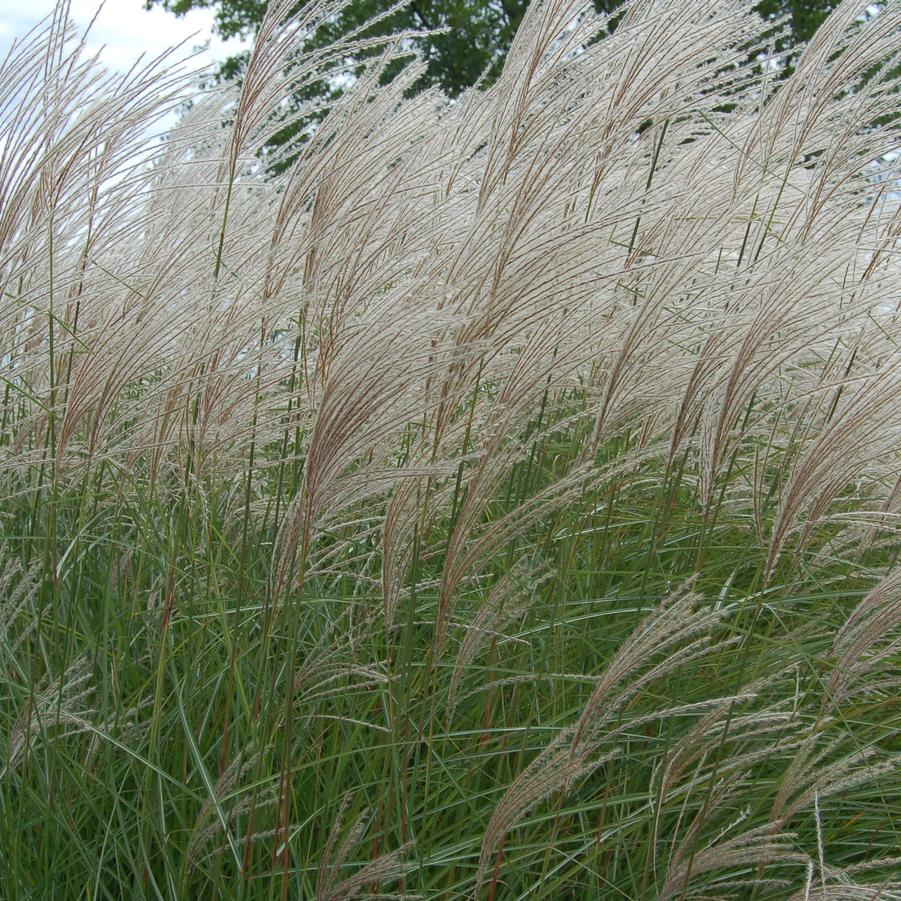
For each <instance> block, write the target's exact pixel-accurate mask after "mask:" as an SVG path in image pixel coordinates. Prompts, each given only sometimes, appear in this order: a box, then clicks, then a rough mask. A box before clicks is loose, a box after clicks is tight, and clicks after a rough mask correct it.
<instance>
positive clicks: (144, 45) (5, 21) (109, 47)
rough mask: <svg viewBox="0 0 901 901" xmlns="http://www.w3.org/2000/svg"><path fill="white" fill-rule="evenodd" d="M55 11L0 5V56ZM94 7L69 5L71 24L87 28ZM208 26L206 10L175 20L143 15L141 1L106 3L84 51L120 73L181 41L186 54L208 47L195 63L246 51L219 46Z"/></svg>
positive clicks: (8, 1)
mask: <svg viewBox="0 0 901 901" xmlns="http://www.w3.org/2000/svg"><path fill="white" fill-rule="evenodd" d="M54 6H55V2H54V0H31V2H29V3H28V4H27V5H25V4H23V3H22V0H0V56H2V55H5V54H6V51H7V50H8V49H9V46H10V44H11V43H12V40H13V39H14V38H15V37H20V36H22V35H24V34H25V33H26V32H27V31H28V30H29V29H30V28H32V27H34V26H35V25H36V24H37V23H38V22H39V21H40V20H41V19H42V18H44V17H45V16H47V15H49V14H50V13H51V12H52V11H53V8H54ZM98 6H99V2H98V0H72V6H71V13H72V19H73V20H74V22H75V24H76V25H77V26H78V27H79V28H80V29H84V28H86V27H87V25H88V23H89V22H90V21H91V19H92V17H93V16H94V14H95V13H96V12H97V9H98ZM212 25H213V14H212V12H211V11H210V10H192V11H191V12H190V13H188V15H187V16H184V17H183V18H180V19H177V18H176V17H175V16H173V15H172V14H171V13H167V12H165V11H164V10H162V9H160V8H159V7H154V8H153V9H150V10H145V9H144V2H143V0H106V3H105V4H104V5H103V7H102V9H101V10H100V13H99V15H97V20H96V22H95V23H94V25H93V27H92V28H91V32H90V36H89V42H88V49H89V50H90V51H91V52H93V51H96V50H98V49H100V48H101V47H102V48H103V50H102V53H101V59H102V60H103V62H104V63H105V64H106V65H107V66H109V67H110V68H112V69H118V70H120V71H125V70H127V69H129V68H130V67H131V66H132V64H133V63H134V62H135V60H137V59H138V58H139V57H140V56H141V55H142V54H144V56H145V58H152V57H154V56H157V55H158V54H160V53H162V52H163V51H165V50H167V49H168V48H169V47H171V46H173V45H174V44H178V43H180V42H181V41H185V40H186V41H187V43H186V44H185V48H184V49H185V50H190V49H192V48H193V47H197V46H200V45H202V44H206V43H207V42H209V47H208V49H206V50H204V51H203V52H202V53H201V54H200V56H199V57H198V64H202V63H211V62H215V61H217V60H222V59H224V58H225V57H227V56H230V55H231V54H233V53H236V52H237V51H239V50H241V49H243V47H244V46H246V45H244V44H243V43H242V42H240V41H234V40H232V41H227V42H223V41H221V40H220V39H219V38H217V37H216V36H215V35H213V34H212Z"/></svg>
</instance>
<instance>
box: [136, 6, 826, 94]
mask: <svg viewBox="0 0 901 901" xmlns="http://www.w3.org/2000/svg"><path fill="white" fill-rule="evenodd" d="M301 2H303V0H301ZM528 3H529V0H411V2H410V3H408V4H407V5H406V6H405V7H404V8H402V9H400V10H397V11H396V12H395V13H394V14H393V15H391V16H388V17H387V18H385V19H383V20H382V21H381V22H380V23H379V26H378V29H379V31H380V32H381V33H391V32H394V31H408V32H411V31H418V32H422V39H421V41H420V42H419V46H420V49H421V52H422V54H423V57H424V58H425V60H426V63H427V66H428V68H427V70H426V73H425V75H424V77H423V82H422V87H426V86H430V85H436V86H438V87H440V88H441V89H442V90H443V91H444V92H445V93H446V94H448V95H449V96H451V97H455V96H456V95H457V94H459V93H460V92H461V91H463V90H465V89H466V88H467V87H469V86H470V85H472V84H474V83H475V82H476V81H477V80H478V78H479V77H480V76H481V75H482V74H483V73H484V75H485V83H486V84H490V83H491V82H492V81H493V80H494V79H495V78H496V77H497V75H498V73H499V72H500V70H501V67H502V66H503V63H504V59H505V57H506V54H507V51H508V50H509V48H510V42H511V41H512V40H513V36H514V34H515V33H516V29H517V28H518V27H519V23H520V22H521V21H522V17H523V14H524V13H525V11H526V7H527V5H528ZM621 3H622V0H595V6H596V8H597V9H598V10H599V11H601V12H607V13H610V12H613V11H614V10H615V9H616V8H617V7H618V6H620V5H621ZM838 3H839V0H761V2H760V3H758V5H757V9H758V11H759V12H760V13H761V15H763V16H765V17H767V18H777V17H779V16H787V17H788V19H789V22H790V29H791V30H790V35H791V39H792V40H793V41H794V42H799V41H806V40H808V39H809V38H810V37H811V35H813V33H814V32H815V31H816V29H817V28H818V27H819V26H820V24H821V23H822V22H823V21H824V20H825V18H826V16H827V15H828V14H829V13H830V12H831V11H832V10H833V9H834V8H835V7H836V6H838ZM153 5H159V6H162V7H163V8H164V9H167V10H169V11H170V12H172V13H175V14H176V15H184V14H185V13H187V12H188V11H189V10H191V9H197V8H204V9H212V10H214V12H215V29H216V31H217V33H218V34H219V35H220V36H221V37H222V38H224V39H228V38H233V37H252V36H253V35H254V33H255V31H256V29H257V28H258V27H259V24H260V22H261V21H262V18H263V14H264V12H265V10H266V6H267V0H147V7H148V8H150V7H151V6H153ZM392 5H393V0H356V2H354V3H351V4H350V5H349V6H347V7H346V8H345V9H344V10H343V11H342V12H341V14H340V15H339V16H337V17H336V18H335V19H334V21H333V22H332V23H330V24H329V25H328V26H327V27H325V28H322V29H320V30H319V32H317V33H316V34H315V35H312V36H311V37H310V39H309V47H310V48H311V49H312V48H315V47H320V46H324V45H326V44H328V43H330V42H331V41H332V40H334V38H335V37H336V36H337V35H338V34H346V33H347V32H348V31H350V30H352V29H355V28H359V27H360V26H362V25H365V23H366V22H368V21H370V20H371V19H372V18H373V17H374V16H376V15H378V14H380V13H384V12H385V11H386V10H388V9H390V8H391V6H392ZM436 29H447V30H446V31H445V32H444V33H442V34H430V33H429V32H433V31H435V30H436ZM780 49H781V48H780ZM243 59H244V58H243V57H241V56H237V57H232V58H231V59H229V60H227V61H226V63H225V64H224V66H223V74H224V75H225V76H233V75H236V74H239V73H240V70H241V66H242V62H243ZM319 89H320V90H321V91H322V92H323V93H325V92H327V91H330V90H334V88H333V87H329V86H328V85H327V84H326V83H325V82H323V83H322V84H321V85H320V86H319Z"/></svg>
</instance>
